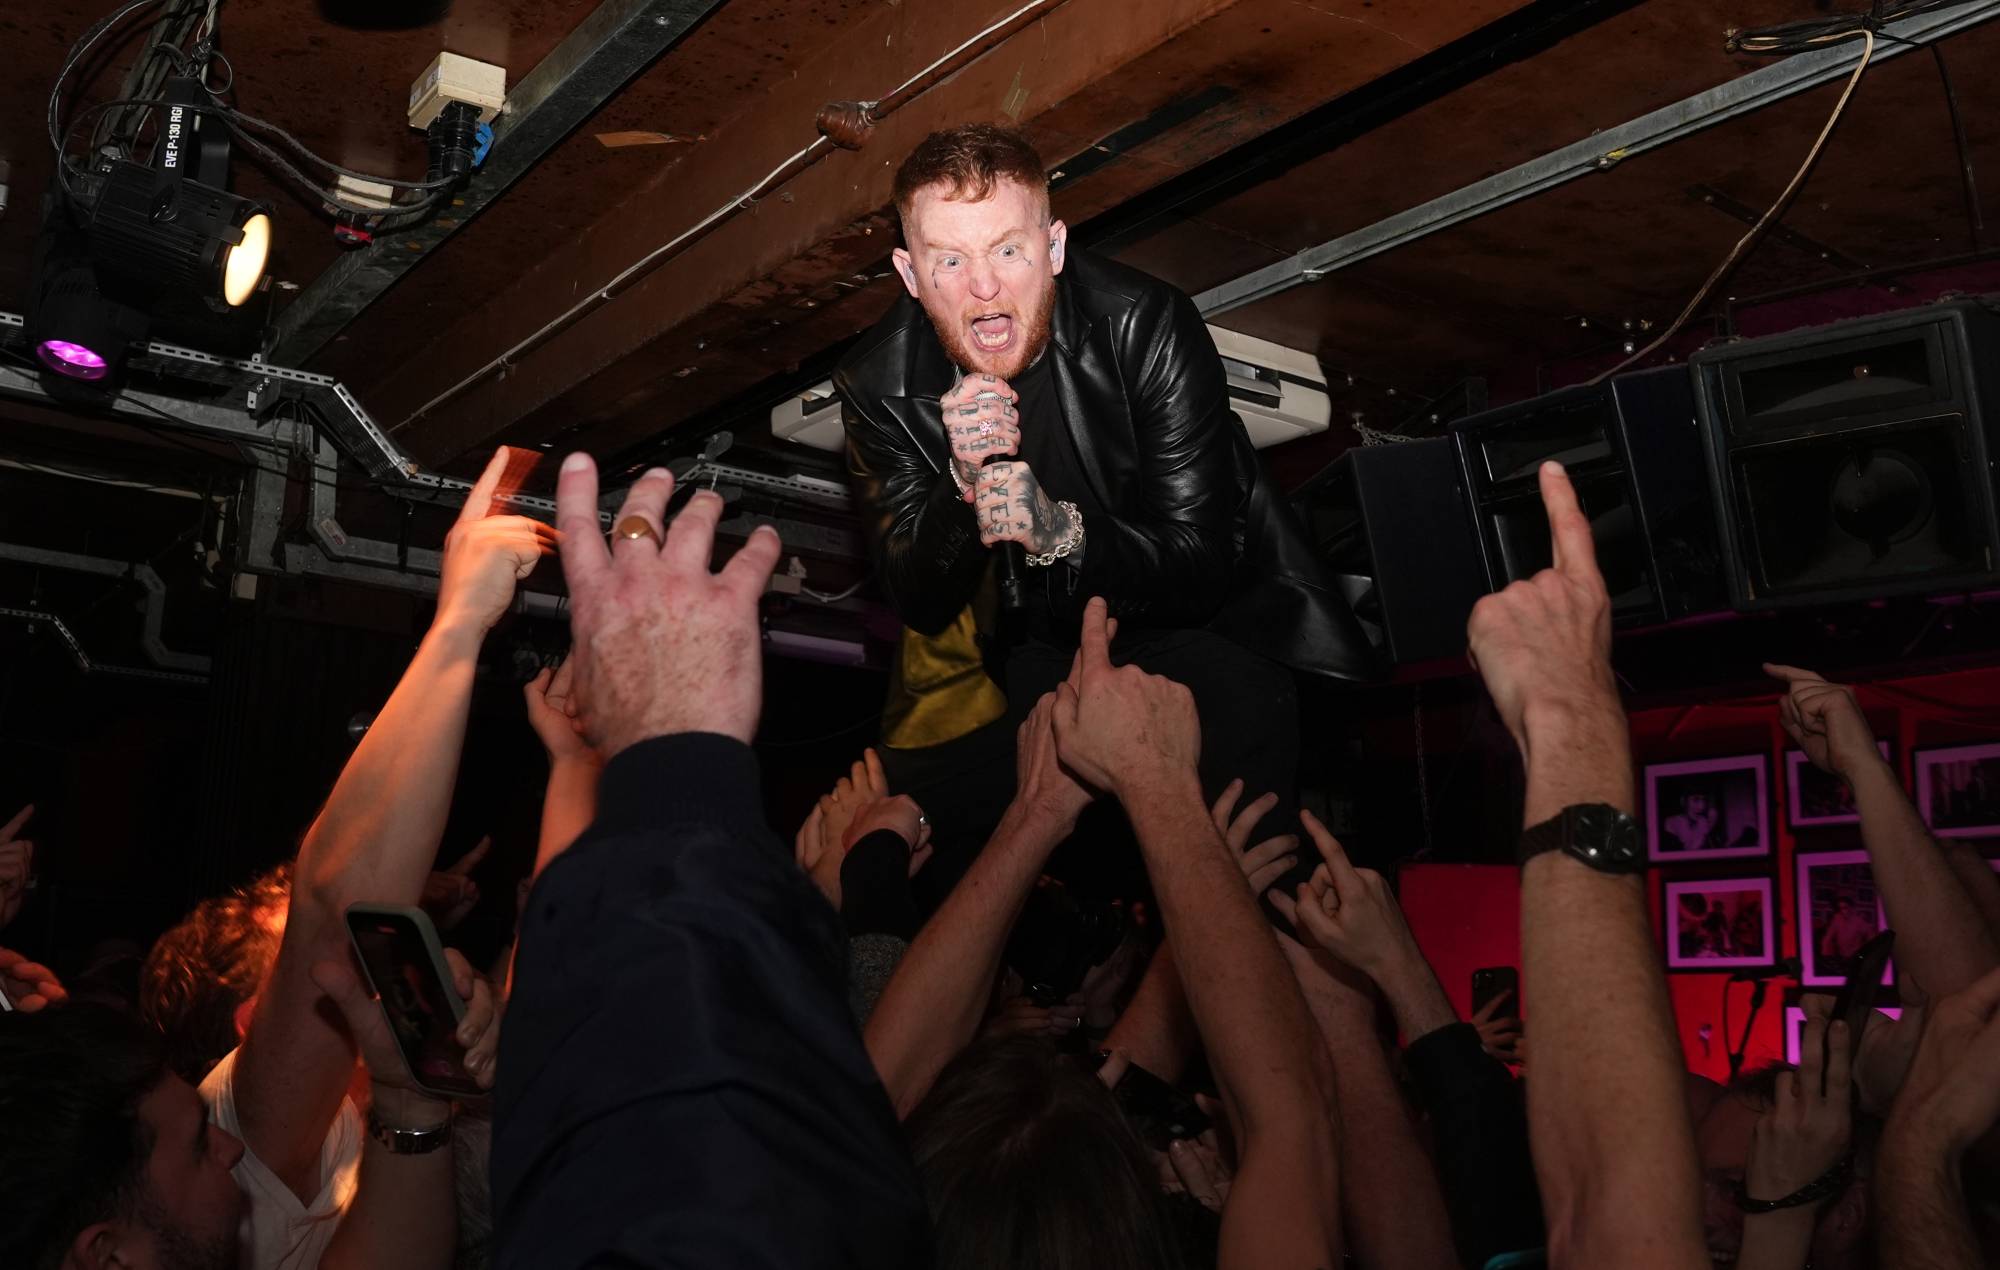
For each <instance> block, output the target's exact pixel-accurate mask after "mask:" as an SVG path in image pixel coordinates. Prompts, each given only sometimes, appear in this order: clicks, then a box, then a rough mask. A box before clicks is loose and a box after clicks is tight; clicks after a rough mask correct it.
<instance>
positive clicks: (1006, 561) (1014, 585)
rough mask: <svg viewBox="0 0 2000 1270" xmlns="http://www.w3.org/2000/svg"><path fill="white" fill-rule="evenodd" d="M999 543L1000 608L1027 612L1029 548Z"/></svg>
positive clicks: (983, 395)
mask: <svg viewBox="0 0 2000 1270" xmlns="http://www.w3.org/2000/svg"><path fill="white" fill-rule="evenodd" d="M999 395H1000V394H999V393H997V392H991V391H988V392H982V393H980V394H978V395H977V396H975V397H974V398H973V400H974V401H984V400H986V399H988V398H990V397H998V396H999ZM1012 457H1013V456H1012V455H1007V454H989V455H987V456H986V458H985V459H984V460H982V461H981V462H980V464H979V466H981V467H985V466H987V465H988V464H990V463H994V462H998V461H1000V460H1003V459H1009V458H1012ZM998 545H999V550H1000V559H999V560H998V561H996V562H995V564H994V569H993V580H994V582H995V583H997V584H998V586H999V590H1000V609H1001V611H1002V612H1004V613H1025V612H1027V609H1028V553H1027V550H1026V549H1025V548H1023V547H1022V546H1021V544H1020V543H1018V542H1003V543H1000V544H998Z"/></svg>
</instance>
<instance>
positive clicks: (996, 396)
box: [938, 373, 1021, 503]
mask: <svg viewBox="0 0 2000 1270" xmlns="http://www.w3.org/2000/svg"><path fill="white" fill-rule="evenodd" d="M986 394H992V395H990V396H988V395H986ZM1020 399H1021V395H1020V394H1019V393H1017V392H1015V391H1014V390H1013V389H1012V388H1010V387H1008V386H1007V381H1006V380H1004V379H1001V378H1000V377H999V376H997V375H984V374H976V373H975V374H971V375H967V376H965V377H964V378H962V379H960V380H959V381H958V382H957V383H956V384H953V385H952V388H951V391H950V392H947V393H946V394H945V395H944V396H943V397H941V398H939V399H938V413H939V415H940V417H941V418H942V419H943V421H944V434H945V436H946V437H947V438H948V439H949V440H950V441H951V461H952V462H953V463H954V464H956V465H957V467H958V483H959V484H960V485H962V486H964V487H965V490H966V495H965V501H966V502H968V503H969V502H971V501H972V497H973V496H972V487H973V482H974V481H975V480H976V479H977V477H978V475H979V469H980V466H981V465H982V464H984V463H985V462H986V461H987V460H988V459H990V458H993V457H994V456H995V455H1011V454H1018V453H1020V451H1021V413H1020V411H1019V410H1017V409H1016V408H1015V403H1016V402H1018V401H1020Z"/></svg>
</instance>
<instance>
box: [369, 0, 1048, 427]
mask: <svg viewBox="0 0 2000 1270" xmlns="http://www.w3.org/2000/svg"><path fill="white" fill-rule="evenodd" d="M1064 2H1065V0H1029V3H1027V4H1024V5H1022V6H1021V7H1020V8H1018V9H1016V10H1014V11H1013V12H1012V13H1010V14H1008V15H1007V16H1006V17H1004V18H1002V19H1000V20H999V21H998V22H995V23H993V24H991V25H990V26H988V27H986V28H985V29H983V30H981V31H980V32H979V33H978V34H977V35H974V36H972V37H971V38H969V39H966V40H963V41H960V42H959V44H958V45H957V46H956V47H955V48H953V49H952V50H951V51H950V52H949V53H946V54H945V55H944V56H943V57H940V58H938V59H937V60H936V61H934V62H932V63H931V64H930V65H929V66H926V67H924V69H922V70H920V71H918V72H917V73H916V74H914V75H912V76H910V77H909V78H908V79H906V80H904V81H903V82H902V83H900V84H898V85H897V86H896V87H895V88H894V89H892V90H890V92H889V93H888V94H887V95H885V96H884V97H882V98H881V99H880V100H878V101H873V102H867V103H865V104H866V106H867V107H868V112H869V115H870V116H871V118H872V117H875V114H876V111H877V109H878V108H879V107H882V106H883V104H884V103H889V108H890V109H893V108H894V106H895V105H896V104H900V103H899V102H898V99H899V98H900V97H902V95H903V94H905V93H906V92H908V91H909V90H910V89H912V88H914V87H915V86H916V85H917V84H919V83H920V82H922V81H923V80H924V79H925V78H926V77H927V76H929V75H931V74H932V73H933V72H935V71H937V70H938V69H939V68H940V67H943V66H946V65H948V64H950V63H951V62H952V61H953V60H954V59H955V58H957V57H958V56H959V55H961V54H962V53H964V52H965V51H966V50H967V49H970V48H972V47H974V46H975V45H977V44H978V43H979V42H980V41H981V40H983V39H985V38H986V37H988V36H990V35H992V34H993V33H994V32H996V31H999V30H1000V29H1002V28H1003V27H1006V26H1009V25H1011V24H1013V23H1014V22H1017V21H1019V20H1020V19H1021V18H1024V17H1026V16H1027V15H1028V14H1030V13H1033V12H1034V11H1035V10H1037V9H1041V8H1048V7H1052V6H1054V5H1059V4H1062V3H1064ZM883 113H887V112H886V111H884V112H883ZM832 148H833V143H832V142H831V141H830V140H829V139H827V138H826V137H824V136H822V137H817V138H815V139H814V140H813V142H812V144H810V145H808V146H805V147H804V148H802V149H800V150H799V151H798V152H796V153H795V154H793V155H792V157H791V158H789V159H786V160H785V161H784V162H783V163H780V164H779V165H778V166H777V167H775V168H772V169H771V170H770V172H768V173H767V174H765V176H764V178H763V179H762V180H760V181H758V182H756V183H755V184H753V185H751V186H750V187H749V188H748V189H746V190H744V191H743V192H742V193H741V194H738V195H737V196H736V197H735V198H732V199H730V200H729V201H728V202H726V203H723V204H722V205H721V206H719V207H717V208H716V209H715V210H714V211H712V212H710V213H709V214H708V215H706V216H704V217H702V218H701V219H700V220H699V221H696V222H695V224H694V225H693V226H692V227H690V228H688V229H685V230H682V231H681V232H680V233H678V234H676V235H674V236H673V237H672V238H671V239H669V240H668V241H667V242H665V243H663V244H662V245H660V246H658V247H655V248H654V249H653V250H651V251H649V252H647V253H646V254H645V255H643V256H641V257H639V259H638V260H636V261H634V262H633V263H632V264H630V265H628V266H627V267H626V268H625V269H623V270H621V271H620V272H619V273H618V275H617V276H616V277H614V278H613V279H611V281H609V282H607V283H605V284H604V285H603V286H601V287H597V288H595V289H593V290H592V291H590V292H588V293H586V294H585V296H584V297H583V299H581V300H578V301H577V302H576V303H575V304H572V305H571V306H570V307H569V308H567V309H565V310H563V311H562V312H561V313H559V314H557V315H556V316H555V317H554V318H552V319H551V320H549V321H548V322H545V323H543V324H542V325H541V326H539V327H537V328H536V329H535V330H533V331H531V332H529V333H528V335H527V336H526V337H525V338H523V339H521V340H520V341H518V342H516V343H515V344H514V345H513V347H511V348H509V349H508V350H507V351H506V352H504V353H502V354H500V355H499V356H498V357H495V358H493V359H492V360H490V361H488V362H487V363H486V364H485V365H483V366H481V367H480V368H479V369H477V370H475V371H473V372H472V373H471V374H469V375H467V376H465V377H464V378H463V379H460V380H459V381H458V382H457V383H455V384H453V385H451V386H450V387H449V388H446V389H445V390H444V391H443V392H441V393H439V394H438V395H437V396H435V397H432V398H431V399H430V400H429V401H427V402H425V403H424V404H423V405H421V406H419V407H417V409H415V410H414V411H411V412H410V415H409V418H408V419H405V420H404V422H405V423H408V422H409V421H410V420H414V419H421V418H422V417H423V416H425V415H427V414H429V413H430V412H431V411H432V410H435V409H436V408H437V407H439V406H441V405H443V404H444V403H445V402H447V401H450V400H451V399H452V398H454V397H456V396H458V395H459V394H460V393H462V392H464V391H465V390H466V389H467V388H470V387H471V386H472V385H474V384H476V383H478V382H479V381H480V380H482V379H485V378H486V377H487V376H488V375H490V374H492V373H493V372H494V371H496V370H499V369H500V368H501V367H503V366H506V365H508V364H509V363H510V362H512V361H513V360H514V358H516V357H518V356H520V355H521V354H522V353H524V352H526V351H527V350H528V349H530V348H532V347H534V346H535V345H536V344H539V343H541V342H542V340H544V339H546V338H547V337H548V336H549V335H551V334H553V333H554V332H556V331H558V330H561V329H563V328H564V327H566V326H568V325H569V324H570V323H571V322H573V321H575V320H576V318H577V317H578V316H580V315H581V314H582V313H584V312H585V311H586V310H588V309H590V308H593V307H595V306H596V305H599V304H602V303H603V302H604V301H606V300H609V299H610V298H611V297H612V295H613V294H614V293H615V292H616V291H617V290H618V288H619V287H621V286H623V285H624V284H625V283H626V282H627V281H628V280H630V279H631V278H632V277H633V276H634V275H636V274H638V273H641V272H643V271H645V270H646V269H647V268H649V267H650V266H651V265H652V264H653V262H654V261H656V260H658V259H660V258H661V257H662V256H665V255H667V254H668V253H669V252H672V251H674V250H675V249H677V248H678V247H679V246H680V245H681V244H682V243H684V242H687V241H688V240H690V239H692V238H695V237H697V236H698V235H700V234H702V233H704V232H705V231H707V229H708V228H709V227H710V226H711V225H714V224H716V223H717V222H719V221H721V220H724V219H726V218H727V217H729V216H731V215H734V214H735V212H736V211H737V209H739V208H743V207H748V206H750V205H751V204H753V203H755V202H756V201H757V200H758V199H759V198H761V197H763V195H764V193H765V190H766V187H767V186H769V185H771V184H772V183H773V182H774V181H776V180H777V179H778V178H779V177H780V176H781V175H784V174H785V173H786V171H787V170H788V169H790V168H791V167H792V166H793V165H795V164H798V165H803V164H805V163H807V162H809V161H811V160H814V159H817V158H818V157H819V156H820V155H822V154H824V153H825V152H826V151H828V150H831V149H832Z"/></svg>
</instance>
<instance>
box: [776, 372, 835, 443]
mask: <svg viewBox="0 0 2000 1270" xmlns="http://www.w3.org/2000/svg"><path fill="white" fill-rule="evenodd" d="M771 435H772V436H774V437H777V438H778V439H779V440H780V441H792V442H796V443H797V444H799V445H805V446H811V447H812V448H813V449H815V450H843V449H846V448H847V429H846V428H844V427H843V426H841V422H840V394H839V393H837V392H835V391H834V390H833V381H832V380H830V379H828V380H823V381H821V382H820V383H817V384H814V385H813V386H812V387H810V388H808V389H806V390H805V391H804V392H802V393H800V394H799V395H797V396H796V397H787V398H785V399H784V400H783V401H781V402H779V403H778V404H777V405H775V406H773V407H771Z"/></svg>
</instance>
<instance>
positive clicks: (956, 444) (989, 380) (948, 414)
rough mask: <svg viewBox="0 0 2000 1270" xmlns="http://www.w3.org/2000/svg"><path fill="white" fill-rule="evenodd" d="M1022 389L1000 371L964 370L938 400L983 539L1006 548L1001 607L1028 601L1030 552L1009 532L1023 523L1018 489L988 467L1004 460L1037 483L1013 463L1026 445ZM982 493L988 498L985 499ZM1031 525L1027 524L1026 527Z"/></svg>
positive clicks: (1012, 608)
mask: <svg viewBox="0 0 2000 1270" xmlns="http://www.w3.org/2000/svg"><path fill="white" fill-rule="evenodd" d="M1019 400H1020V394H1019V393H1016V392H1015V391H1014V390H1013V388H1011V387H1009V386H1008V384H1007V381H1006V380H1004V379H1001V378H1000V377H999V376H998V375H987V374H971V375H962V376H961V377H960V378H959V381H958V382H957V383H956V384H954V385H952V388H951V391H950V392H948V393H946V394H945V395H944V396H943V397H942V398H940V399H939V401H938V407H939V412H940V414H941V415H942V417H943V420H944V428H945V436H946V437H948V438H949V439H950V441H951V458H952V465H953V472H952V476H953V479H954V480H956V481H957V482H958V485H959V488H960V489H962V490H964V492H965V501H966V502H968V503H971V504H972V505H973V511H974V514H975V515H977V516H978V517H979V532H980V538H981V540H982V541H985V542H986V543H988V544H989V545H992V546H997V547H998V548H999V551H1000V559H999V561H998V569H997V573H996V580H997V581H998V583H999V586H1000V607H1001V608H1003V609H1005V610H1007V611H1008V612H1019V611H1021V610H1023V609H1025V608H1027V606H1028V593H1027V555H1026V552H1025V550H1024V549H1023V548H1022V546H1021V543H1020V542H1019V540H1018V539H1015V538H1010V537H1008V536H1007V535H1008V534H1009V533H1010V532H1013V529H1014V526H1015V525H1017V524H1018V523H1019V521H1018V520H1017V519H1016V518H1013V517H1012V516H1011V515H1010V512H1009V507H1008V505H1009V503H1011V502H1012V501H1013V499H1014V490H1013V488H1011V487H1010V484H1009V481H1008V478H1007V477H1001V475H1000V473H998V472H995V473H992V474H990V475H991V476H993V477H994V478H997V479H987V480H982V476H981V473H982V470H983V469H985V468H986V467H987V465H989V464H994V463H1000V464H1002V465H1003V469H1004V470H1005V471H1007V473H1008V476H1010V477H1011V476H1012V475H1013V472H1014V470H1015V469H1018V471H1019V473H1020V474H1021V475H1022V476H1024V477H1026V479H1027V481H1029V482H1032V479H1033V478H1032V476H1028V475H1027V465H1026V464H1018V463H1009V462H1007V460H1009V459H1011V458H1012V457H1013V456H1014V455H1015V454H1018V453H1019V452H1020V449H1021V416H1020V412H1019V411H1018V410H1017V409H1016V408H1015V403H1017V402H1018V401H1019ZM982 494H985V495H987V497H985V498H984V500H982V497H981V496H982ZM1025 528H1027V527H1026V526H1024V527H1023V530H1024V531H1025Z"/></svg>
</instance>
